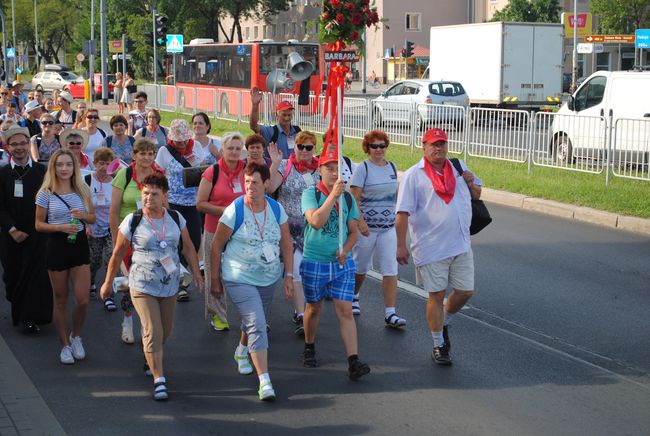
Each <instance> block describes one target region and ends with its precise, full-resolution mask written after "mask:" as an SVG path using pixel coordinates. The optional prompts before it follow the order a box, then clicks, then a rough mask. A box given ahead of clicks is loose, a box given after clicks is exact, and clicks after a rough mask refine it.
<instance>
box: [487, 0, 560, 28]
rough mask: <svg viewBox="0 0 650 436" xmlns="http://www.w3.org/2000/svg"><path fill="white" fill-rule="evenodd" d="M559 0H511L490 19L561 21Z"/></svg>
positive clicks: (540, 21)
mask: <svg viewBox="0 0 650 436" xmlns="http://www.w3.org/2000/svg"><path fill="white" fill-rule="evenodd" d="M560 11H561V8H560V4H559V0H510V1H509V2H508V4H507V5H506V6H505V7H504V8H503V9H501V10H500V11H497V12H496V13H495V14H494V16H493V17H492V19H491V20H490V21H514V22H523V23H559V22H560Z"/></svg>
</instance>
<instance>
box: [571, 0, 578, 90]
mask: <svg viewBox="0 0 650 436" xmlns="http://www.w3.org/2000/svg"><path fill="white" fill-rule="evenodd" d="M577 76H578V0H573V73H572V75H571V92H572V93H573V92H575V90H576V80H577V79H578V77H577Z"/></svg>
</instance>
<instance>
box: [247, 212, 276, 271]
mask: <svg viewBox="0 0 650 436" xmlns="http://www.w3.org/2000/svg"><path fill="white" fill-rule="evenodd" d="M247 206H248V208H249V209H250V211H251V214H252V215H253V220H254V221H255V227H257V231H258V232H259V234H260V239H261V240H262V259H264V261H265V262H266V263H269V262H273V261H274V260H275V258H276V257H277V256H276V254H275V251H274V250H273V247H271V245H270V244H269V243H268V242H267V241H265V240H264V228H265V227H266V200H265V201H264V221H263V222H262V227H261V228H260V223H259V222H258V221H257V216H256V215H255V212H254V211H253V207H252V205H247Z"/></svg>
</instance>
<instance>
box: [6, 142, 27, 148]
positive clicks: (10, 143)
mask: <svg viewBox="0 0 650 436" xmlns="http://www.w3.org/2000/svg"><path fill="white" fill-rule="evenodd" d="M27 144H29V142H27V141H22V142H9V143H8V145H9V146H10V147H24V146H26V145H27Z"/></svg>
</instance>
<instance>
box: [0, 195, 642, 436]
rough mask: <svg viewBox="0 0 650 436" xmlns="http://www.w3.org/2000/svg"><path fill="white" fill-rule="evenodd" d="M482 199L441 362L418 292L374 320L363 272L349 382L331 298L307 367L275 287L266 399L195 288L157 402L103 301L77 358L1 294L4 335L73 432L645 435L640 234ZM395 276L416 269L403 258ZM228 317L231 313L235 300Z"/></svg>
mask: <svg viewBox="0 0 650 436" xmlns="http://www.w3.org/2000/svg"><path fill="white" fill-rule="evenodd" d="M489 206H490V210H491V212H492V214H493V217H494V219H495V221H494V223H493V224H492V225H491V226H490V227H489V228H488V229H486V230H484V232H483V233H481V234H480V235H478V236H476V237H475V240H474V249H475V258H476V282H477V289H478V294H477V296H476V298H475V299H473V300H472V302H471V307H470V308H467V309H466V310H464V311H463V312H462V315H460V316H458V317H457V318H456V319H455V320H454V323H453V324H452V328H451V335H452V340H453V350H452V353H453V358H454V365H453V366H452V367H450V368H445V367H438V366H435V365H434V364H433V363H432V362H431V359H430V352H431V346H432V343H431V342H432V341H431V338H430V334H429V333H428V332H427V328H426V323H425V321H424V301H423V299H422V297H420V296H418V295H415V294H413V293H410V292H406V291H401V292H400V295H399V304H398V309H399V312H400V314H401V315H402V316H404V317H405V318H407V320H408V326H407V328H406V329H405V330H404V331H394V330H389V329H385V328H384V327H383V319H382V318H383V310H382V302H381V298H380V295H379V294H380V293H379V287H378V283H377V282H375V281H374V280H368V281H367V284H366V286H365V288H364V290H363V295H362V310H363V314H362V315H361V316H360V317H359V318H357V325H358V328H359V339H360V343H361V346H360V354H361V357H362V358H363V359H364V360H366V361H367V362H368V363H369V364H370V365H371V367H372V373H371V374H370V375H369V376H368V377H367V378H364V379H362V380H361V381H360V382H357V383H355V382H351V381H349V380H348V379H347V377H346V375H345V367H346V365H345V356H344V353H343V348H342V345H341V341H340V339H339V336H338V328H337V324H336V320H335V318H334V314H333V312H332V310H331V307H329V304H328V305H327V307H326V308H325V312H324V316H323V317H322V320H321V328H320V332H319V336H318V339H317V356H318V357H319V360H320V362H321V366H320V367H319V368H317V369H306V368H302V367H301V365H300V361H299V355H300V352H301V350H302V343H301V341H300V339H298V338H296V337H294V336H293V334H292V325H291V324H290V321H289V320H290V315H291V308H290V306H289V304H287V303H286V302H284V301H283V299H282V298H281V296H280V294H279V293H278V294H277V295H276V300H275V302H274V304H273V307H272V315H271V318H270V324H271V328H272V331H271V334H270V343H271V349H270V373H271V377H272V380H273V383H274V386H275V388H276V392H277V394H278V399H277V401H276V402H275V403H272V404H265V403H261V402H260V401H259V400H258V399H257V396H256V390H257V380H256V379H255V378H254V376H248V377H244V376H240V375H238V374H237V372H236V366H235V363H234V361H233V359H232V353H233V351H234V348H235V346H236V344H237V334H235V332H232V331H231V332H229V333H218V332H214V331H212V330H211V329H210V327H209V326H208V324H207V322H206V321H204V320H203V314H202V312H203V309H202V300H201V298H200V297H199V296H198V295H196V294H194V295H193V298H192V300H191V301H190V302H189V303H187V304H179V306H178V308H177V319H176V327H175V332H174V335H173V337H172V339H171V340H170V342H169V344H168V345H167V347H166V358H165V359H166V369H167V370H166V372H167V377H168V380H169V384H168V386H169V388H170V395H171V399H170V400H169V401H168V402H167V403H162V404H161V403H156V402H154V401H153V400H152V399H151V398H150V396H151V381H150V379H148V378H147V377H145V376H144V375H143V374H142V373H141V371H140V370H141V365H142V357H141V353H140V352H139V351H138V347H137V346H133V345H132V346H128V345H124V344H122V343H121V341H120V338H119V335H120V319H119V318H120V315H119V312H118V313H108V312H105V311H104V310H103V308H102V304H101V302H99V301H92V304H91V307H90V312H89V316H88V321H87V324H86V327H85V331H84V334H83V337H84V343H85V345H86V351H87V355H88V357H87V358H86V360H85V361H83V362H80V363H77V364H75V365H73V366H63V365H61V364H60V363H58V353H59V349H60V347H59V344H58V342H57V339H56V336H55V334H54V330H53V328H52V327H51V326H49V327H45V328H43V330H42V332H41V333H40V334H39V335H38V336H31V337H27V336H25V335H23V334H21V333H20V332H18V331H16V330H14V329H13V328H12V327H11V326H10V320H9V318H8V308H7V306H6V305H5V304H2V305H1V306H0V316H1V318H2V322H0V333H1V334H2V336H3V337H4V338H5V340H6V342H7V343H8V344H9V346H10V348H11V349H12V351H13V353H14V354H15V355H16V357H17V359H18V360H19V361H20V362H21V364H22V365H23V367H24V368H25V371H26V372H27V373H28V375H29V376H30V378H31V379H32V381H33V382H34V384H35V385H36V386H37V388H38V389H39V391H40V393H41V395H42V396H43V398H44V399H45V401H46V402H47V403H48V405H49V406H50V408H51V409H52V411H53V413H54V414H55V415H56V417H57V419H58V420H59V421H60V423H61V425H62V426H63V428H64V429H65V430H66V431H67V432H68V433H69V434H71V435H86V434H93V435H103V434H116V433H119V434H158V435H167V434H185V435H194V434H242V435H245V434H251V435H252V434H255V435H257V434H262V433H263V434H269V435H270V434H283V435H285V434H290V435H291V434H312V435H313V434H329V435H331V434H339V435H352V434H373V435H375V434H382V435H383V434H385V435H395V434H418V435H419V434H481V435H488V434H532V435H536V434H539V435H547V434H571V435H599V434H603V435H605V434H639V435H641V434H647V429H648V428H650V414H648V407H647V405H648V404H650V377H649V376H648V374H649V372H650V363H649V362H650V359H649V357H650V356H649V354H650V343H649V342H650V340H649V339H648V334H647V333H648V331H650V319H649V318H648V316H647V307H649V305H650V292H649V291H650V285H648V283H650V274H649V272H648V270H647V266H648V265H650V250H649V249H648V248H649V247H650V238H647V237H642V236H639V235H635V234H629V233H624V232H620V231H613V230H609V229H605V228H601V227H595V226H589V225H585V224H576V223H573V222H569V221H565V220H562V219H557V218H553V217H547V216H542V215H537V214H533V213H530V212H525V211H522V210H518V209H517V210H515V209H509V208H505V207H499V206H496V205H489ZM400 274H401V278H402V279H403V280H405V281H410V280H412V279H413V270H412V267H411V266H408V267H403V268H402V269H401V271H400ZM407 287H408V286H407ZM229 318H230V322H231V325H235V324H236V323H237V315H236V313H235V311H234V310H231V311H230V313H229Z"/></svg>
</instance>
